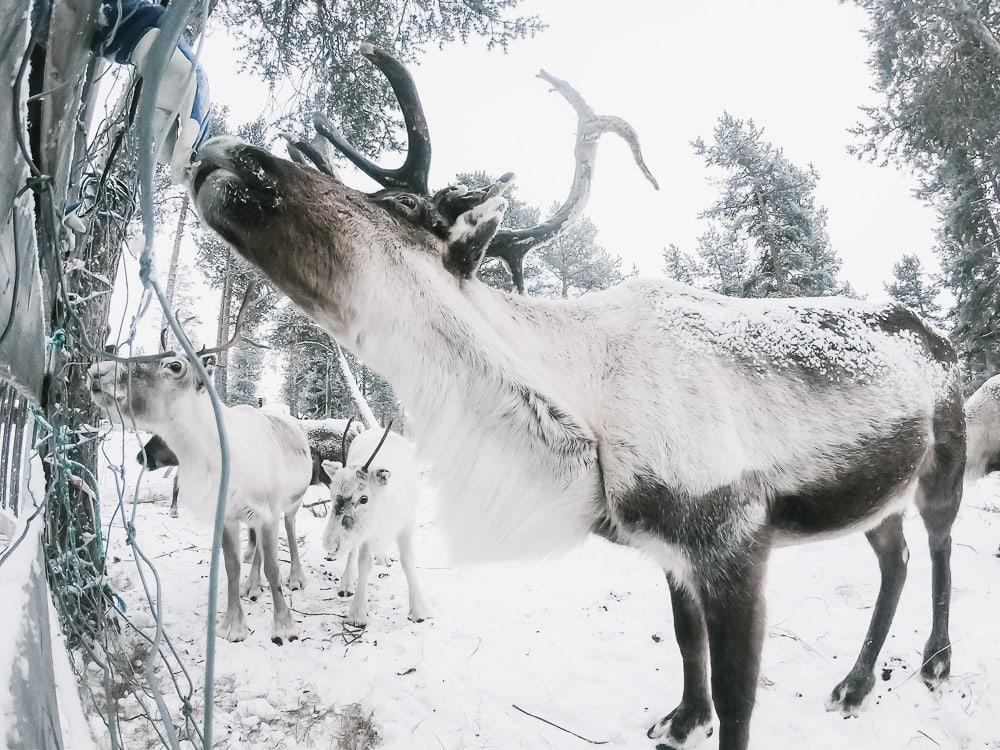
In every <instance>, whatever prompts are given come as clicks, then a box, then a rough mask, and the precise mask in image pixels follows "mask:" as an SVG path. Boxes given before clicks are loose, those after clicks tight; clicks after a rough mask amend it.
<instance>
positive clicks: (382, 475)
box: [375, 469, 391, 487]
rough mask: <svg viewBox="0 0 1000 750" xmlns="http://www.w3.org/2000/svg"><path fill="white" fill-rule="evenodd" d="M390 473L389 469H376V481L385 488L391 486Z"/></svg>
mask: <svg viewBox="0 0 1000 750" xmlns="http://www.w3.org/2000/svg"><path fill="white" fill-rule="evenodd" d="M390 474H391V473H390V471H389V470H388V469H375V481H376V482H378V483H379V484H381V485H382V486H383V487H385V485H387V484H389V476H390Z"/></svg>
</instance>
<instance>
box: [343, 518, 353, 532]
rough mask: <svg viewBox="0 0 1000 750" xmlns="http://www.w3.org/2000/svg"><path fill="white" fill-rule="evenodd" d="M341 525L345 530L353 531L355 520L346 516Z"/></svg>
mask: <svg viewBox="0 0 1000 750" xmlns="http://www.w3.org/2000/svg"><path fill="white" fill-rule="evenodd" d="M340 524H341V526H343V527H344V528H345V529H353V528H354V519H353V518H351V517H350V516H344V520H343V521H341V522H340Z"/></svg>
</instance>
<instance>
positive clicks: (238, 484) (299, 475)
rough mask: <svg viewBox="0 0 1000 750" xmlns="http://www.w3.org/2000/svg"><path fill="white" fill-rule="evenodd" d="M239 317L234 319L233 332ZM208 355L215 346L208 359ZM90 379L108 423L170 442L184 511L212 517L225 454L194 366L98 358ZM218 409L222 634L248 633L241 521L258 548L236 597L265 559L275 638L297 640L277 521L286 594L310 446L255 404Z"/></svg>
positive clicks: (296, 582) (295, 580)
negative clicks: (224, 476) (284, 542)
mask: <svg viewBox="0 0 1000 750" xmlns="http://www.w3.org/2000/svg"><path fill="white" fill-rule="evenodd" d="M245 302H246V300H244V303H245ZM242 311H243V309H242V306H241V312H242ZM241 320H242V316H238V317H237V332H238V331H239V329H240V327H241V324H240V321H241ZM235 338H236V337H235V336H234V339H235ZM214 351H218V348H217V349H213V350H209V351H208V352H204V354H206V355H207V354H209V353H211V352H214ZM87 374H88V382H89V387H90V391H91V398H92V399H93V401H94V403H95V404H96V405H97V406H99V407H100V408H102V409H103V410H104V411H105V412H106V413H107V415H108V417H109V418H110V419H111V420H112V421H114V422H118V423H121V424H123V425H125V426H128V427H131V428H133V429H142V430H148V431H150V432H154V433H156V434H157V435H160V436H161V437H162V438H163V440H165V441H166V442H167V443H168V444H169V445H171V446H173V449H174V451H175V453H176V455H177V459H178V464H179V467H180V470H179V472H178V485H179V494H180V496H181V498H182V502H183V504H184V506H185V508H190V509H191V511H192V512H193V513H194V514H195V515H197V516H201V517H203V518H205V519H209V518H212V517H213V514H214V511H215V503H216V497H217V494H218V489H217V488H218V481H219V471H220V461H221V455H220V452H219V443H218V439H217V435H216V426H215V418H214V415H213V411H212V404H211V401H210V397H209V394H208V390H207V386H206V384H205V383H204V382H202V381H201V380H200V379H199V378H198V376H197V373H196V372H195V370H194V368H192V367H191V366H190V365H189V363H188V362H187V361H186V360H184V359H182V358H180V357H175V356H160V357H159V358H157V359H154V360H153V361H132V362H129V363H121V362H98V363H97V364H94V365H92V366H91V368H90V369H89V371H88V373H87ZM222 410H223V412H222V413H223V420H224V424H225V428H226V433H227V435H228V437H229V444H230V480H229V496H228V498H227V504H226V516H225V527H224V530H223V536H222V551H223V555H224V560H225V566H226V578H227V583H228V602H227V608H226V615H225V617H224V618H223V621H222V626H221V633H222V635H223V637H225V638H226V639H227V640H230V641H242V640H244V639H245V638H246V637H247V635H249V630H248V628H247V625H246V618H245V616H244V614H243V607H242V604H241V602H240V594H241V588H240V555H239V531H240V523H241V522H244V523H246V524H247V525H248V526H250V527H251V528H252V529H254V530H255V532H256V534H257V537H258V538H259V539H261V540H262V543H261V544H259V545H257V546H256V550H257V551H256V554H255V556H254V562H253V565H252V567H251V570H250V575H249V576H248V578H247V582H246V584H245V585H244V587H243V590H242V593H245V594H253V593H254V592H255V591H256V590H257V589H258V588H259V586H260V562H261V557H263V566H264V575H265V576H266V577H267V582H268V584H269V586H270V588H271V597H272V600H273V602H274V624H273V629H272V634H271V640H272V642H274V643H275V644H277V645H279V646H280V645H282V644H283V643H285V642H291V641H294V640H296V639H297V638H298V634H297V628H296V625H295V622H294V620H293V619H292V615H291V612H290V610H289V609H288V604H287V603H286V602H285V598H284V594H283V592H282V586H281V578H280V574H279V571H278V548H277V539H278V521H279V520H280V518H281V517H282V516H283V517H284V521H285V531H286V533H287V535H288V549H289V552H290V554H291V558H292V567H291V573H290V575H289V579H288V584H289V588H291V589H293V590H294V589H299V588H302V587H303V586H304V585H305V575H304V573H303V571H302V563H301V560H300V559H299V550H298V544H297V540H296V537H295V513H296V512H297V511H298V508H299V503H300V502H301V498H302V496H303V494H304V493H305V491H306V489H307V488H308V486H309V480H310V476H311V470H312V461H311V459H310V455H309V444H308V442H307V440H306V436H305V433H304V432H303V430H302V428H301V427H300V426H299V425H298V424H296V422H295V421H294V420H293V419H291V418H289V417H285V416H283V415H279V414H273V413H269V412H265V411H262V410H260V409H256V408H254V407H251V406H231V407H230V406H225V405H223V406H222ZM261 548H263V550H261ZM253 598H255V597H253Z"/></svg>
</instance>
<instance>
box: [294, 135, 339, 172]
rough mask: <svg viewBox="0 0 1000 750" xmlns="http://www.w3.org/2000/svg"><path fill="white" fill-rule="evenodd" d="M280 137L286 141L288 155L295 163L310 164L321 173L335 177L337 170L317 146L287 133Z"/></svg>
mask: <svg viewBox="0 0 1000 750" xmlns="http://www.w3.org/2000/svg"><path fill="white" fill-rule="evenodd" d="M281 137H282V138H284V139H285V140H286V141H287V142H288V155H289V156H290V157H292V161H294V162H295V163H296V164H301V165H303V166H306V165H307V164H312V166H314V167H316V169H318V170H319V171H320V172H322V173H323V174H328V175H330V176H331V177H337V170H336V169H334V168H333V165H331V164H330V162H329V160H328V159H327V158H326V157H325V156H324V155H323V154H322V153H321V152H320V150H319V149H318V148H316V147H315V146H313V145H312V144H311V143H308V142H307V141H303V140H300V139H296V138H295V137H294V136H291V135H289V134H288V133H282V134H281Z"/></svg>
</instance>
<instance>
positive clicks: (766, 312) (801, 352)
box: [655, 284, 957, 400]
mask: <svg viewBox="0 0 1000 750" xmlns="http://www.w3.org/2000/svg"><path fill="white" fill-rule="evenodd" d="M661 290H662V291H664V292H666V294H663V295H662V296H661V295H657V296H658V299H657V300H656V302H655V304H656V306H657V308H658V309H659V311H660V313H661V315H662V319H663V320H664V322H665V324H666V325H667V326H668V327H670V328H671V329H673V330H674V331H675V332H676V333H677V334H679V343H680V344H681V345H682V346H684V347H686V348H689V349H694V350H697V351H711V352H713V353H715V354H716V355H717V356H723V357H726V358H729V359H735V361H737V362H738V363H740V364H742V365H744V366H746V367H749V368H750V369H752V370H753V371H754V372H756V373H757V374H758V375H761V376H772V375H778V376H785V377H792V378H796V379H800V380H805V381H808V382H809V383H810V385H813V386H817V387H819V386H822V385H824V384H829V385H835V384H858V385H873V386H879V387H882V388H894V387H898V386H902V385H904V384H906V383H912V382H913V380H914V377H915V376H918V377H920V376H922V377H923V379H924V380H925V381H926V382H927V384H928V385H929V387H930V388H931V389H932V391H933V393H934V396H935V400H940V399H942V398H943V397H945V396H946V394H947V393H948V390H949V387H950V386H951V385H952V384H954V382H955V368H956V367H957V364H956V362H955V361H954V355H953V354H952V353H951V351H950V345H949V344H948V342H947V340H946V339H945V338H944V337H943V336H942V335H940V334H939V333H938V332H937V331H935V330H933V329H931V328H927V327H925V326H924V325H921V323H920V321H919V320H918V319H917V318H916V316H915V315H914V314H913V313H912V312H910V311H909V310H908V309H907V308H905V307H903V306H901V305H896V304H882V305H877V304H872V303H869V302H864V301H859V300H851V299H845V298H841V297H817V298H791V299H774V298H772V299H740V298H733V297H723V296H721V295H716V294H713V293H711V292H702V291H700V290H696V289H692V288H691V287H687V286H684V285H680V284H670V285H669V286H668V287H667V288H665V289H663V288H662V287H661Z"/></svg>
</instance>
